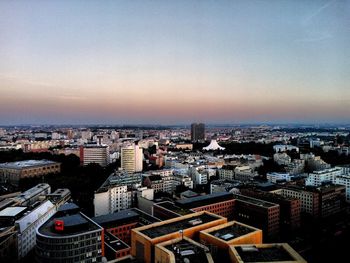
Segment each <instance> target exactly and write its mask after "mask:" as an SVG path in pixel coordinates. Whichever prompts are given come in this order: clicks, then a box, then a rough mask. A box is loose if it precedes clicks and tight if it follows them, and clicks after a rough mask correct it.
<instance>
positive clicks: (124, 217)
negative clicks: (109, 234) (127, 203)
mask: <svg viewBox="0 0 350 263" xmlns="http://www.w3.org/2000/svg"><path fill="white" fill-rule="evenodd" d="M91 219H92V220H93V221H95V222H96V223H97V224H99V225H101V226H103V227H106V226H108V225H110V224H114V225H115V224H123V223H131V222H137V221H138V219H139V214H138V213H136V212H135V211H133V210H131V209H127V210H122V211H119V212H116V213H113V214H107V215H101V216H96V217H93V218H91Z"/></svg>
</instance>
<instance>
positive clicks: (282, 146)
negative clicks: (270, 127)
mask: <svg viewBox="0 0 350 263" xmlns="http://www.w3.org/2000/svg"><path fill="white" fill-rule="evenodd" d="M273 149H274V151H275V152H276V153H279V152H286V151H296V152H297V153H298V152H299V148H298V147H296V146H294V145H286V144H276V145H274V146H273Z"/></svg>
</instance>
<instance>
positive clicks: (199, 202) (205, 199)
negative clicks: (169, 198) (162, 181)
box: [175, 192, 233, 209]
mask: <svg viewBox="0 0 350 263" xmlns="http://www.w3.org/2000/svg"><path fill="white" fill-rule="evenodd" d="M232 199H233V195H232V193H228V192H220V193H214V194H209V195H203V196H196V197H192V198H186V199H182V200H177V201H175V205H176V206H179V207H181V208H187V209H191V208H194V207H200V206H205V205H209V204H214V203H218V202H224V201H227V200H232Z"/></svg>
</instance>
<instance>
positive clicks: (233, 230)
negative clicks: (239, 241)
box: [209, 222, 256, 241]
mask: <svg viewBox="0 0 350 263" xmlns="http://www.w3.org/2000/svg"><path fill="white" fill-rule="evenodd" d="M254 231H256V230H255V229H253V228H250V227H246V226H244V225H242V224H239V223H237V222H235V223H234V224H232V225H229V226H227V227H224V228H221V229H218V230H215V231H213V232H209V234H210V235H212V236H215V237H217V238H219V239H221V240H224V241H230V240H232V239H235V238H238V237H241V236H244V235H247V234H249V233H252V232H254Z"/></svg>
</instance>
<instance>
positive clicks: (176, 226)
mask: <svg viewBox="0 0 350 263" xmlns="http://www.w3.org/2000/svg"><path fill="white" fill-rule="evenodd" d="M217 219H219V217H216V216H213V215H211V214H207V213H203V214H200V215H197V216H193V217H189V218H184V219H182V220H178V221H173V222H170V223H165V224H162V225H156V226H152V227H150V228H147V229H144V230H140V232H141V233H142V234H144V235H146V236H148V237H150V238H156V237H160V236H165V235H168V234H171V233H175V232H179V231H180V230H185V229H188V228H192V227H195V226H198V225H203V224H206V223H208V222H212V221H214V220H217Z"/></svg>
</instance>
